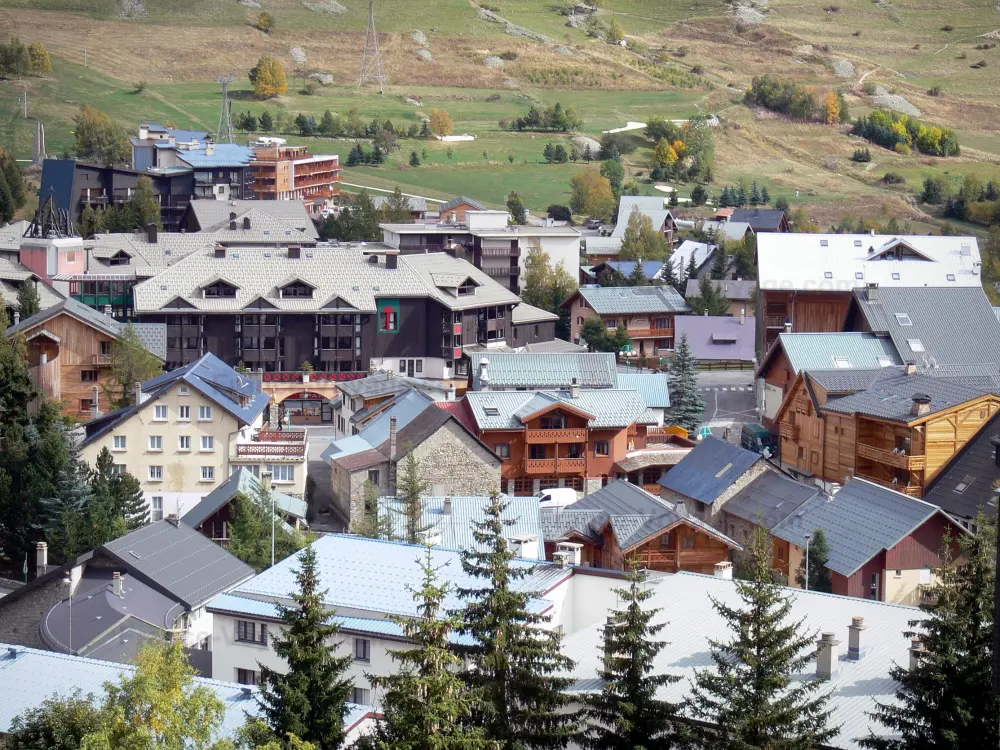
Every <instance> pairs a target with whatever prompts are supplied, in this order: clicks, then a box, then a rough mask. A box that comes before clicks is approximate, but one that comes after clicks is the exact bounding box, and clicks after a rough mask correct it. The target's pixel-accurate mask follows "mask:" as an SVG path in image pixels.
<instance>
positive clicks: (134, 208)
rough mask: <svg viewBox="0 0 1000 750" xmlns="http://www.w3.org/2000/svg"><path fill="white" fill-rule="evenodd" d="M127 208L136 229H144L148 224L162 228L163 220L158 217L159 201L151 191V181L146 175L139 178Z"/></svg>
mask: <svg viewBox="0 0 1000 750" xmlns="http://www.w3.org/2000/svg"><path fill="white" fill-rule="evenodd" d="M129 210H130V212H131V214H132V217H133V219H134V221H135V227H136V228H137V229H145V228H146V227H148V226H149V225H150V224H155V225H156V226H157V227H159V228H160V229H162V228H163V220H162V219H161V218H160V202H159V201H158V200H157V199H156V193H155V192H153V181H152V180H151V179H150V178H149V177H147V176H146V175H142V176H141V177H140V178H139V182H138V184H137V185H136V188H135V193H133V194H132V199H131V200H130V201H129Z"/></svg>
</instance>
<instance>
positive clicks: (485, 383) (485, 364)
mask: <svg viewBox="0 0 1000 750" xmlns="http://www.w3.org/2000/svg"><path fill="white" fill-rule="evenodd" d="M489 389H490V360H489V359H488V358H487V357H483V358H482V359H481V360H479V390H481V391H488V390H489Z"/></svg>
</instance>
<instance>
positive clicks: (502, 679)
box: [456, 490, 577, 750]
mask: <svg viewBox="0 0 1000 750" xmlns="http://www.w3.org/2000/svg"><path fill="white" fill-rule="evenodd" d="M506 508H507V503H506V502H504V501H503V500H502V499H501V497H500V493H499V492H498V491H496V490H494V491H493V493H492V494H491V495H490V503H489V505H488V506H487V507H486V509H485V511H486V512H485V519H484V520H483V521H477V522H473V537H474V538H475V540H476V549H475V550H463V551H462V570H463V571H464V572H465V574H466V575H468V576H471V577H472V578H473V579H476V580H478V581H479V582H480V585H479V586H478V587H474V588H464V589H459V590H458V595H459V597H460V598H461V599H462V601H463V603H464V605H465V608H464V610H463V611H462V619H463V623H462V628H461V631H462V632H463V633H464V634H467V635H469V636H471V638H472V643H471V644H463V645H461V646H456V650H457V651H458V653H459V656H461V657H463V659H464V660H465V663H466V664H467V669H466V670H465V672H463V677H464V679H465V681H466V683H467V684H468V685H469V687H470V688H471V689H472V690H474V691H475V692H476V693H477V694H478V695H479V696H480V697H481V698H482V700H483V703H484V705H483V706H482V708H481V709H480V710H479V711H478V712H477V715H476V717H474V719H473V723H474V724H475V725H477V726H480V727H481V728H482V729H483V730H484V731H485V733H486V737H487V738H488V739H489V740H492V741H494V742H497V743H499V745H498V747H499V750H520V748H537V749H539V750H545V748H564V747H566V745H567V743H568V742H569V740H570V739H571V738H572V737H573V736H574V735H575V733H576V731H577V726H576V724H577V716H576V715H575V714H573V713H568V712H566V711H564V710H563V709H564V708H565V707H566V704H567V698H566V696H565V694H564V691H565V690H566V689H567V688H568V687H569V686H570V684H572V680H570V679H567V678H564V677H558V676H556V675H557V674H559V673H565V672H567V671H568V670H570V669H572V667H573V661H572V660H571V659H569V658H568V657H566V656H564V655H563V654H561V653H560V651H559V644H560V641H561V639H562V636H561V635H560V634H559V633H557V632H555V631H552V630H544V629H542V628H541V627H540V626H541V625H543V624H544V623H545V622H547V621H548V619H549V618H548V617H546V616H544V615H539V614H536V613H534V612H532V611H531V609H530V608H529V603H530V602H531V601H532V599H534V598H535V597H536V596H538V593H537V592H529V591H522V590H518V588H517V582H518V581H520V580H523V579H524V578H526V577H527V576H529V575H530V574H531V571H532V568H531V567H528V566H526V565H522V564H519V565H514V564H513V561H514V559H515V555H514V553H513V552H512V551H511V549H510V547H509V546H508V543H507V535H506V533H505V531H506V527H507V526H510V525H511V524H512V523H513V521H510V520H504V511H505V510H506Z"/></svg>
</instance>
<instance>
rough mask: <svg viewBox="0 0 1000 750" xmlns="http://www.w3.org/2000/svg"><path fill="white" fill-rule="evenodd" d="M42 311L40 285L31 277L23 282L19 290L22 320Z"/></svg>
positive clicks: (18, 301)
mask: <svg viewBox="0 0 1000 750" xmlns="http://www.w3.org/2000/svg"><path fill="white" fill-rule="evenodd" d="M41 311H42V300H41V298H40V297H39V296H38V287H37V286H36V285H35V282H34V281H31V280H30V279H28V280H26V281H23V282H21V286H20V287H18V290H17V312H18V313H19V314H20V316H21V320H26V319H28V318H30V317H31V316H32V315H37V314H38V313H40V312H41Z"/></svg>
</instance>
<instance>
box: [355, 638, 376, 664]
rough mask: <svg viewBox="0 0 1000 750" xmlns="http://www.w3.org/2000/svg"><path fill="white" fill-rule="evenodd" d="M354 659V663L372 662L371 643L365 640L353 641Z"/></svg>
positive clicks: (356, 639) (357, 639)
mask: <svg viewBox="0 0 1000 750" xmlns="http://www.w3.org/2000/svg"><path fill="white" fill-rule="evenodd" d="M354 659H355V660H356V661H371V660H372V642H371V641H370V640H368V639H367V638H355V639H354Z"/></svg>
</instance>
